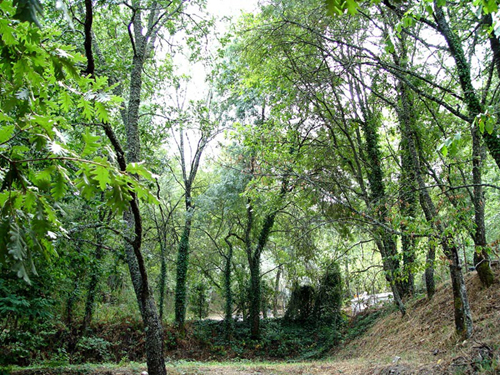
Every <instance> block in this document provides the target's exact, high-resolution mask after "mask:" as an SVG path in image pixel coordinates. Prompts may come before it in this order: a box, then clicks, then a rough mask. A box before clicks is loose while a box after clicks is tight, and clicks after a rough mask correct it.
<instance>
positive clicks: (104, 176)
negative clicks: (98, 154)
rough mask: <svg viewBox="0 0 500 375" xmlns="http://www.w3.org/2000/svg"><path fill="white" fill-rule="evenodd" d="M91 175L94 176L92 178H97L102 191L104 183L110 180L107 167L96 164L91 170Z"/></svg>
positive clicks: (104, 186)
mask: <svg viewBox="0 0 500 375" xmlns="http://www.w3.org/2000/svg"><path fill="white" fill-rule="evenodd" d="M92 176H94V179H95V180H97V182H98V183H99V187H100V188H101V190H103V191H104V190H105V189H106V185H107V184H109V183H110V182H111V179H110V178H109V172H108V170H107V168H105V167H102V166H100V165H97V166H96V167H95V168H94V170H93V171H92Z"/></svg>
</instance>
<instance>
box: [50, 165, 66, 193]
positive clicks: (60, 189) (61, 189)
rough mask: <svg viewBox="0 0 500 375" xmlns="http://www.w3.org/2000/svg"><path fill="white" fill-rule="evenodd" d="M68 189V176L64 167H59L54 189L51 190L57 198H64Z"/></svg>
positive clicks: (54, 180)
mask: <svg viewBox="0 0 500 375" xmlns="http://www.w3.org/2000/svg"><path fill="white" fill-rule="evenodd" d="M67 191H68V177H67V176H66V173H65V172H64V168H61V167H58V168H57V169H56V174H55V176H54V179H53V181H52V189H51V190H50V192H51V193H52V196H53V197H54V199H55V200H60V199H62V198H63V197H64V196H65V195H66V192H67Z"/></svg>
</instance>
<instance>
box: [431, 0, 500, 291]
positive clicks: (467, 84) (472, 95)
mask: <svg viewBox="0 0 500 375" xmlns="http://www.w3.org/2000/svg"><path fill="white" fill-rule="evenodd" d="M434 17H435V20H436V23H437V25H438V30H439V31H440V32H441V34H442V35H443V37H444V38H445V40H446V43H447V44H448V47H449V50H450V53H451V55H452V57H453V59H454V60H455V65H456V68H457V74H458V78H459V81H460V87H461V88H462V91H463V93H464V99H465V103H466V105H467V109H468V111H469V116H470V118H471V119H473V120H474V123H473V124H472V129H471V132H472V148H473V161H472V163H473V166H472V173H473V180H474V184H475V186H474V217H475V224H476V233H475V235H474V244H475V246H476V251H475V254H477V255H475V260H477V261H478V264H477V271H478V274H479V277H480V279H481V282H482V283H483V284H484V285H485V286H490V285H491V284H492V283H493V281H494V275H493V271H492V270H491V267H490V264H489V261H488V254H487V252H486V250H485V247H486V234H485V225H484V196H483V193H482V187H481V156H480V148H481V145H480V132H479V129H478V125H477V121H475V119H476V117H477V116H478V115H479V114H481V113H482V112H483V108H482V105H481V102H480V100H479V97H478V95H477V94H476V91H475V89H474V86H473V85H472V79H471V72H470V66H469V64H468V63H467V60H466V58H465V54H464V51H463V48H462V44H461V42H460V40H459V38H458V36H457V35H456V34H455V33H454V31H453V30H452V29H451V28H450V26H449V24H448V21H447V20H446V18H445V15H444V11H443V9H442V7H440V6H438V5H437V2H436V1H435V2H434ZM496 42H498V41H496ZM496 42H495V41H492V40H491V38H490V45H491V47H492V50H493V54H494V59H497V58H498V54H497V53H498V52H499V51H498V50H497V48H498V47H499V46H498V43H496ZM497 69H500V68H499V67H498V66H497ZM483 139H484V141H485V143H486V145H487V147H488V150H489V152H490V155H491V156H492V157H493V159H494V160H495V162H496V163H497V166H498V167H499V168H500V138H498V136H497V134H496V132H493V133H491V134H490V133H488V132H487V131H483Z"/></svg>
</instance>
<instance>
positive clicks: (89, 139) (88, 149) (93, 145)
mask: <svg viewBox="0 0 500 375" xmlns="http://www.w3.org/2000/svg"><path fill="white" fill-rule="evenodd" d="M82 137H83V140H84V142H85V147H84V149H83V151H82V156H84V157H85V156H88V155H90V154H92V153H93V152H95V151H96V150H97V149H98V148H99V146H100V144H99V143H98V142H97V141H99V139H100V137H99V136H97V135H92V134H90V131H89V129H88V128H87V129H85V133H83V134H82Z"/></svg>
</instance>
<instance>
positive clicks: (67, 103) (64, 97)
mask: <svg viewBox="0 0 500 375" xmlns="http://www.w3.org/2000/svg"><path fill="white" fill-rule="evenodd" d="M59 104H60V106H61V109H62V110H63V111H64V112H69V110H70V109H71V108H73V100H72V99H71V95H70V94H69V92H67V91H66V90H61V95H60V96H59Z"/></svg>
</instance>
